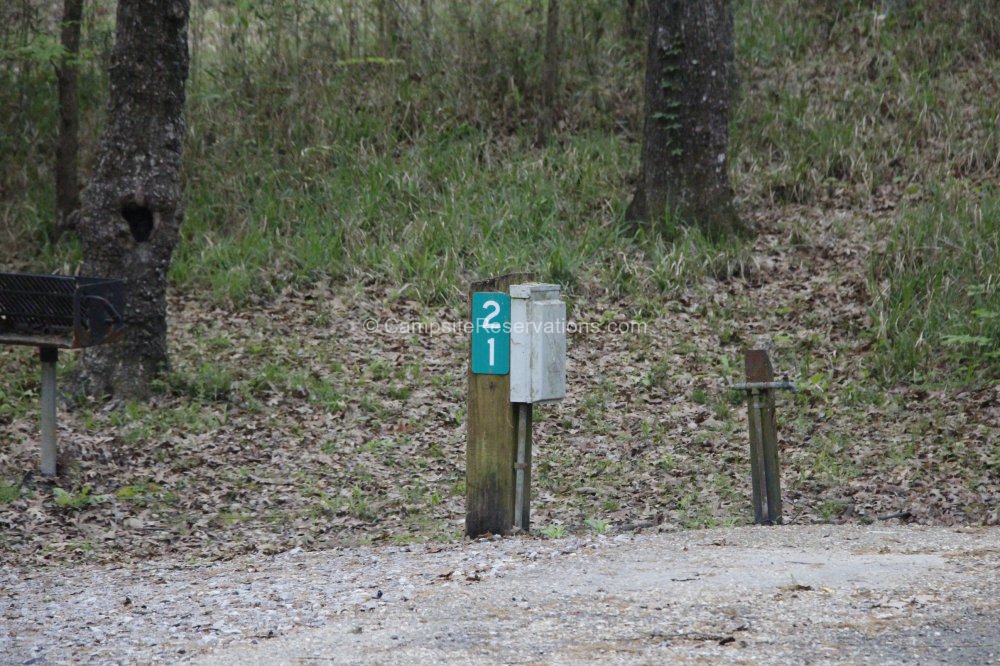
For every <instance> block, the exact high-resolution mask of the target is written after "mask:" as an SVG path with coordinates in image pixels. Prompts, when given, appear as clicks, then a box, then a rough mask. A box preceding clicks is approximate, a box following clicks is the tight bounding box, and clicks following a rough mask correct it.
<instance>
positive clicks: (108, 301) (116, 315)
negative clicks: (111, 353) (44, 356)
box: [0, 273, 125, 348]
mask: <svg viewBox="0 0 1000 666" xmlns="http://www.w3.org/2000/svg"><path fill="white" fill-rule="evenodd" d="M124 286H125V283H124V282H123V281H121V280H105V279H100V278H84V277H74V276H62V275H32V274H26V273H0V343H8V344H34V345H39V346H55V347H66V348H77V347H89V346H92V345H98V344H103V343H105V342H111V341H113V340H115V339H117V337H118V336H119V334H120V333H121V331H122V329H123V323H124V322H123V318H122V312H123V311H124Z"/></svg>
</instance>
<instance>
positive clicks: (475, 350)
mask: <svg viewBox="0 0 1000 666" xmlns="http://www.w3.org/2000/svg"><path fill="white" fill-rule="evenodd" d="M472 323H473V326H472V372H474V373H475V374H477V375H506V374H507V373H509V372H510V296H509V295H508V294H502V293H500V292H495V291H477V292H474V293H473V294H472Z"/></svg>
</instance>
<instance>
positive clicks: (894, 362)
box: [870, 184, 1000, 383]
mask: <svg viewBox="0 0 1000 666" xmlns="http://www.w3.org/2000/svg"><path fill="white" fill-rule="evenodd" d="M998 282H1000V193H997V192H996V191H994V190H981V191H975V190H969V189H968V188H965V187H961V186H960V185H958V184H951V185H949V186H944V187H939V188H935V189H934V190H933V191H932V192H930V193H929V196H928V200H927V201H925V202H921V203H916V204H913V205H911V206H909V207H907V208H906V209H905V210H904V211H903V212H902V214H901V215H900V223H899V224H898V225H897V226H896V227H895V228H894V229H893V230H891V231H890V233H889V239H888V242H887V244H886V246H885V248H884V250H882V251H881V252H879V253H877V255H876V256H875V257H874V259H873V262H872V268H871V278H870V283H871V284H870V289H871V290H872V292H873V293H874V294H875V306H874V308H873V313H872V318H873V319H874V321H875V325H876V330H875V333H874V335H875V338H876V340H877V342H878V345H879V354H878V355H877V356H876V362H875V365H874V371H875V372H876V373H877V374H878V376H879V378H881V379H883V380H886V381H897V380H910V381H925V380H931V381H936V380H942V379H948V378H950V379H951V380H958V381H961V382H966V383H974V382H976V381H981V380H989V378H991V377H995V376H996V370H997V369H998V368H1000V284H998Z"/></svg>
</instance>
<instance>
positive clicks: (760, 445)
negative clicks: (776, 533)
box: [746, 349, 781, 525]
mask: <svg viewBox="0 0 1000 666" xmlns="http://www.w3.org/2000/svg"><path fill="white" fill-rule="evenodd" d="M746 375H747V386H748V387H749V388H748V392H749V395H748V400H747V405H748V412H749V417H750V418H749V420H750V474H751V477H752V478H751V482H752V487H753V513H754V522H756V523H757V524H758V525H777V524H779V523H781V469H780V466H779V462H778V429H777V424H776V421H775V414H774V391H775V389H776V388H777V386H776V383H775V381H774V368H773V367H772V366H771V359H770V358H769V357H768V355H767V351H766V350H764V349H748V350H747V352H746ZM754 384H763V385H764V386H761V387H759V388H758V387H754V386H753V385H754Z"/></svg>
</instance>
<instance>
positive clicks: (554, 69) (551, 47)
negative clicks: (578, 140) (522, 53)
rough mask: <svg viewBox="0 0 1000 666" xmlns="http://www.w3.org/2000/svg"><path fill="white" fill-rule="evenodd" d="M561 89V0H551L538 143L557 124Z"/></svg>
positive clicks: (546, 141) (546, 19)
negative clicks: (557, 108) (557, 100)
mask: <svg viewBox="0 0 1000 666" xmlns="http://www.w3.org/2000/svg"><path fill="white" fill-rule="evenodd" d="M558 91H559V0H549V7H548V10H547V11H546V13H545V55H544V59H543V61H542V110H541V114H540V117H539V122H538V136H537V139H536V141H537V143H538V144H539V145H545V144H546V143H548V141H549V134H551V133H552V126H553V125H554V124H555V114H556V97H557V96H558Z"/></svg>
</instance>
